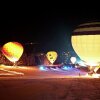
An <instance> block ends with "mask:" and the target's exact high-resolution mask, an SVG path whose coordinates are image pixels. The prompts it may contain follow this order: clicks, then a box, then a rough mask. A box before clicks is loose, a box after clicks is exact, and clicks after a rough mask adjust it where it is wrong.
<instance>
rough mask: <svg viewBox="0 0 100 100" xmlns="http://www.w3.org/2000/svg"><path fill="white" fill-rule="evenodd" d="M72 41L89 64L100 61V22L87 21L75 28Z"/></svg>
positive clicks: (81, 56) (79, 54) (77, 51)
mask: <svg viewBox="0 0 100 100" xmlns="http://www.w3.org/2000/svg"><path fill="white" fill-rule="evenodd" d="M73 33H74V34H73V35H72V38H71V41H72V46H73V48H74V50H75V52H76V53H77V54H78V56H79V57H80V58H81V59H82V60H84V61H85V62H86V63H87V64H88V65H97V64H98V62H100V23H99V22H93V23H86V24H81V25H80V26H78V28H77V29H75V30H74V32H73Z"/></svg>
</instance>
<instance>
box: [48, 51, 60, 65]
mask: <svg viewBox="0 0 100 100" xmlns="http://www.w3.org/2000/svg"><path fill="white" fill-rule="evenodd" d="M46 56H47V59H48V60H49V61H50V63H51V64H53V63H54V62H55V61H56V59H57V56H58V55H57V52H55V51H49V52H47V54H46Z"/></svg>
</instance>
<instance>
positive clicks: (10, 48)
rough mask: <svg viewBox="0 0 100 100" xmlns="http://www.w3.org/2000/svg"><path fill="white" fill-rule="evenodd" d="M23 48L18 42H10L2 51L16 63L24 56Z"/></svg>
mask: <svg viewBox="0 0 100 100" xmlns="http://www.w3.org/2000/svg"><path fill="white" fill-rule="evenodd" d="M23 50H24V48H23V46H22V44H20V43H18V42H8V43H6V44H4V45H3V47H2V49H1V51H2V53H3V54H4V56H5V57H6V58H7V59H8V60H9V61H11V62H13V63H15V62H16V61H18V60H19V59H20V57H21V56H22V54H23Z"/></svg>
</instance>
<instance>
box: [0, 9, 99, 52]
mask: <svg viewBox="0 0 100 100" xmlns="http://www.w3.org/2000/svg"><path fill="white" fill-rule="evenodd" d="M8 15H9V16H8ZM99 20H100V15H99V10H97V9H85V8H83V9H74V8H73V9H70V8H69V9H68V8H67V9H60V8H59V9H39V10H33V12H29V13H24V14H13V13H12V14H7V16H6V15H5V17H4V16H2V18H1V19H0V34H1V36H0V44H1V46H2V45H3V44H4V43H6V42H9V41H18V42H20V43H22V44H23V45H24V46H26V45H27V46H29V47H30V46H31V47H32V48H38V47H39V48H40V49H41V50H42V51H43V52H46V51H49V50H55V51H57V52H63V51H68V50H71V49H70V48H71V43H70V37H71V34H72V32H73V30H74V29H75V28H76V26H77V25H79V24H81V23H85V22H88V21H99ZM30 43H36V44H30Z"/></svg>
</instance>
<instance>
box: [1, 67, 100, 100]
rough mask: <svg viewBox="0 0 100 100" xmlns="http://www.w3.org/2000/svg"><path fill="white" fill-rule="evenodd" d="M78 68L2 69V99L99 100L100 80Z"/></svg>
mask: <svg viewBox="0 0 100 100" xmlns="http://www.w3.org/2000/svg"><path fill="white" fill-rule="evenodd" d="M86 74H87V71H85V70H80V69H76V68H68V69H66V70H61V69H47V70H42V71H41V70H40V69H39V68H37V67H35V66H34V67H33V66H32V67H29V66H28V67H24V66H19V67H11V66H0V100H100V87H99V85H100V78H90V77H86Z"/></svg>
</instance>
